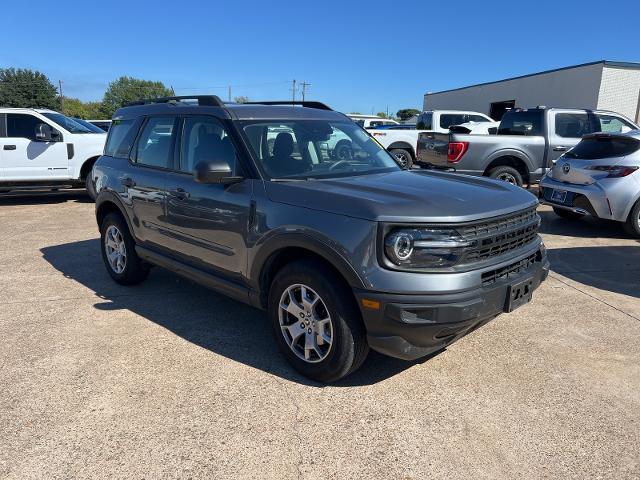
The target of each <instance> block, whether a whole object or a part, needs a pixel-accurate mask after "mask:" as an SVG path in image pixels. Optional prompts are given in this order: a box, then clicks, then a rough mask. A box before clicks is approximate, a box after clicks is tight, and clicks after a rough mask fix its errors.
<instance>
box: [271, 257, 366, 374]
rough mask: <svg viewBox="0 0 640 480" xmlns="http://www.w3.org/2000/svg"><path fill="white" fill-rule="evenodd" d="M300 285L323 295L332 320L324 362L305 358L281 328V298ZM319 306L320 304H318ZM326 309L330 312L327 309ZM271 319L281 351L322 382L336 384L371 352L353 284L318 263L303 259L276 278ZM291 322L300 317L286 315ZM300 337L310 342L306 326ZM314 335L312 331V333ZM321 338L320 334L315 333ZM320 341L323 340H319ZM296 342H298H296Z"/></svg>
mask: <svg viewBox="0 0 640 480" xmlns="http://www.w3.org/2000/svg"><path fill="white" fill-rule="evenodd" d="M296 285H304V286H305V287H307V288H310V289H312V291H313V293H316V292H317V295H319V297H320V300H321V301H322V303H320V305H321V307H322V308H323V310H324V312H325V313H327V314H328V315H329V317H330V319H329V323H330V324H331V329H332V331H331V334H332V342H331V344H330V346H329V347H328V350H327V352H326V356H325V357H324V358H323V359H320V357H319V356H318V357H319V358H318V359H316V361H317V363H310V362H309V361H307V360H304V359H302V358H301V357H299V356H298V355H297V354H296V353H294V350H293V348H292V347H290V346H289V343H288V342H287V340H285V334H284V333H283V328H282V327H281V326H280V315H279V312H280V305H281V298H283V295H284V294H285V293H286V292H287V291H288V290H289V289H290V288H295V286H296ZM316 305H317V304H316ZM325 306H326V309H325V308H324V307H325ZM268 314H269V320H270V322H271V325H272V327H273V333H274V336H275V339H276V343H277V344H278V348H279V349H280V351H281V352H282V354H283V355H284V356H285V358H286V359H287V360H288V361H289V363H290V364H291V365H292V366H293V368H295V369H296V370H297V371H298V372H300V373H301V374H303V375H304V376H306V377H308V378H311V379H313V380H316V381H319V382H335V381H336V380H339V379H341V378H343V377H345V376H347V375H349V374H350V373H352V372H354V371H355V370H356V369H358V368H359V367H360V366H361V365H362V363H363V362H364V360H365V359H366V358H367V354H368V353H369V345H368V344H367V336H366V332H365V328H364V325H363V323H362V317H361V315H360V311H359V309H358V306H357V304H356V301H355V298H354V297H353V294H352V292H351V288H350V287H349V285H348V284H347V283H346V282H345V281H344V280H343V279H342V278H341V277H339V276H338V275H336V274H335V273H334V272H332V271H331V270H330V269H329V268H328V267H327V266H325V265H324V264H322V263H321V262H318V261H315V260H300V261H296V262H293V263H290V264H288V265H286V266H285V267H283V268H282V269H281V270H280V271H279V272H278V273H277V275H276V277H275V278H274V280H273V282H272V284H271V288H270V290H269V303H268ZM283 315H284V316H285V318H286V319H287V321H288V322H289V321H290V322H291V323H290V324H291V325H292V326H293V325H294V324H297V320H294V318H295V319H297V317H294V316H292V315H291V314H287V312H283ZM301 318H302V321H301V322H302V323H301V327H302V331H303V333H302V334H300V335H301V336H302V337H305V338H301V340H302V342H304V341H306V334H305V333H304V332H305V331H307V330H306V328H307V327H306V326H304V325H303V322H304V320H305V319H304V317H301ZM308 332H309V333H311V330H308ZM314 335H317V334H314ZM315 338H316V340H314V341H317V340H319V337H315ZM294 343H295V342H294Z"/></svg>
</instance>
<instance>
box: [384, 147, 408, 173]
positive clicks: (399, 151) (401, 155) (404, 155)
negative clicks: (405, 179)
mask: <svg viewBox="0 0 640 480" xmlns="http://www.w3.org/2000/svg"><path fill="white" fill-rule="evenodd" d="M389 153H390V154H391V155H393V156H394V157H396V160H397V161H398V163H399V164H400V166H401V167H402V168H406V169H409V168H411V166H412V165H413V157H412V156H411V152H409V151H408V150H405V149H403V148H394V149H393V150H389Z"/></svg>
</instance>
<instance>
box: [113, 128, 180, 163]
mask: <svg viewBox="0 0 640 480" xmlns="http://www.w3.org/2000/svg"><path fill="white" fill-rule="evenodd" d="M177 121H178V118H177V117H173V116H170V117H169V116H167V117H150V118H149V120H148V121H147V123H146V124H145V125H144V128H143V129H142V133H141V134H140V139H139V140H138V146H137V148H136V163H140V164H142V165H148V166H150V167H158V168H173V148H174V142H175V137H176V130H177V128H176V123H177ZM111 130H113V127H111Z"/></svg>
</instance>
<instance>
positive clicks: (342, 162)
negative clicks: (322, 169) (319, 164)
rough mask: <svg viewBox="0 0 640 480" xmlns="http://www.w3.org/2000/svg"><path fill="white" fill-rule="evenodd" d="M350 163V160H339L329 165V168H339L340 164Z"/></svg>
mask: <svg viewBox="0 0 640 480" xmlns="http://www.w3.org/2000/svg"><path fill="white" fill-rule="evenodd" d="M345 164H346V165H349V161H348V160H338V161H337V162H336V163H334V164H333V165H331V166H330V167H329V170H335V169H336V168H338V167H339V166H340V165H345Z"/></svg>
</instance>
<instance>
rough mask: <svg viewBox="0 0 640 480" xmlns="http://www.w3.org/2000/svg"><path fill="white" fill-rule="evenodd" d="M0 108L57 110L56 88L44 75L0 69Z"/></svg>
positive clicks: (27, 71) (32, 71)
mask: <svg viewBox="0 0 640 480" xmlns="http://www.w3.org/2000/svg"><path fill="white" fill-rule="evenodd" d="M0 106H3V107H22V108H35V107H40V108H51V109H54V110H55V109H57V108H59V102H58V97H57V92H56V87H54V86H53V84H52V83H51V82H50V81H49V79H48V78H47V76H46V75H45V74H44V73H41V72H38V71H34V70H29V69H23V68H18V69H15V68H2V69H0Z"/></svg>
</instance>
